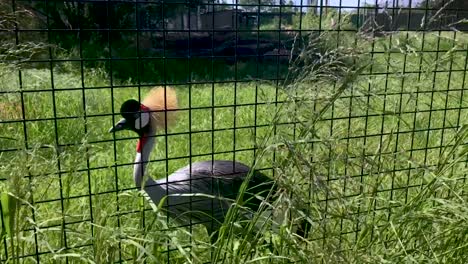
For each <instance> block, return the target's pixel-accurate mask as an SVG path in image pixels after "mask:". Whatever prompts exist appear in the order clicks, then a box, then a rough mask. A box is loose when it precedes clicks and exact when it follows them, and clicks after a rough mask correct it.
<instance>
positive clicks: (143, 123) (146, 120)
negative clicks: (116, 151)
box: [135, 112, 150, 129]
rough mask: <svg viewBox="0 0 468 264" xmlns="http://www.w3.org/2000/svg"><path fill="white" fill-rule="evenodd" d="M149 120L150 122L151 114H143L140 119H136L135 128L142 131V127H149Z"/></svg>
mask: <svg viewBox="0 0 468 264" xmlns="http://www.w3.org/2000/svg"><path fill="white" fill-rule="evenodd" d="M149 120H150V113H148V112H142V113H141V114H140V117H139V118H137V119H135V128H136V129H141V128H142V127H145V126H147V125H148V124H149Z"/></svg>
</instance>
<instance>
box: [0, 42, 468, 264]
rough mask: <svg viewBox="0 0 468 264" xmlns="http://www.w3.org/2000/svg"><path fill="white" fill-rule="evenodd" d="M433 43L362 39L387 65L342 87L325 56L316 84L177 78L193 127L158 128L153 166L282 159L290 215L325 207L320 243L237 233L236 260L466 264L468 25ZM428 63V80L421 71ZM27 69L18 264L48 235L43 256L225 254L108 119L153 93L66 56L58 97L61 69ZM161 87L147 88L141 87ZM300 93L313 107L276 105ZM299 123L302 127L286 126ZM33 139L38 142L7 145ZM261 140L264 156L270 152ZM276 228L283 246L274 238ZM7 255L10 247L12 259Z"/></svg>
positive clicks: (10, 138) (10, 134) (12, 175)
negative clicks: (162, 208)
mask: <svg viewBox="0 0 468 264" xmlns="http://www.w3.org/2000/svg"><path fill="white" fill-rule="evenodd" d="M458 34H460V33H458ZM327 37H328V38H329V39H333V38H335V37H336V35H334V34H330V35H328V36H327ZM348 37H349V36H348V35H346V36H345V35H342V36H341V37H340V38H339V39H335V42H333V43H335V45H338V46H342V47H343V52H344V56H347V55H349V53H346V52H347V51H346V48H348V47H352V46H353V45H354V42H350V41H349V39H347V38H348ZM424 38H425V39H424V41H425V42H424V43H425V46H424V49H423V50H424V51H425V52H424V53H420V52H418V51H420V50H421V43H422V35H418V34H411V35H409V39H407V37H406V35H405V33H400V34H399V35H394V36H393V37H392V44H391V45H390V44H389V43H390V39H389V38H388V37H387V38H381V39H378V40H376V41H375V42H374V45H373V51H382V53H381V54H380V53H375V54H374V55H373V57H372V56H371V55H370V53H369V52H370V51H371V50H372V48H371V47H372V45H371V43H370V42H367V43H366V42H365V41H364V40H359V41H360V42H359V43H358V46H357V47H355V48H354V50H352V51H351V52H352V53H357V54H363V55H360V56H361V57H360V58H361V59H362V60H363V61H369V64H370V65H372V67H368V68H366V69H365V72H364V73H371V74H370V75H367V74H361V75H360V76H358V77H357V78H356V79H355V80H350V81H345V82H344V83H343V82H342V81H338V82H337V83H336V85H334V84H335V83H333V82H331V81H330V78H326V77H327V76H326V75H318V74H317V73H326V74H330V72H329V71H325V70H327V68H326V64H325V66H323V67H322V68H321V69H319V70H318V71H320V70H324V71H323V72H317V69H312V71H311V72H308V71H304V72H303V75H302V82H298V83H293V84H291V85H290V86H288V87H287V89H283V88H282V87H276V86H275V85H271V84H267V83H258V84H256V83H238V84H237V85H234V84H215V85H213V86H212V85H211V84H208V85H192V86H188V85H181V86H177V87H176V90H177V92H178V95H179V101H180V108H181V109H182V110H181V111H180V112H179V121H178V123H177V125H176V126H175V127H174V128H173V129H171V130H170V131H169V134H168V135H164V134H163V135H160V136H158V139H157V145H156V148H155V150H154V151H153V154H152V157H151V158H152V160H153V162H152V163H151V166H149V168H148V169H149V174H150V175H153V177H155V178H161V177H164V176H165V175H166V172H167V173H171V172H173V171H175V170H176V169H177V168H180V167H182V166H184V165H186V164H188V163H189V162H194V161H196V160H205V159H211V158H215V159H233V158H235V159H237V160H239V161H243V162H245V163H247V164H249V165H250V164H252V162H253V161H254V160H255V159H257V160H258V161H259V164H258V166H259V167H260V168H270V167H273V168H274V171H275V173H274V174H273V173H272V171H271V170H267V171H266V173H267V174H269V175H270V176H272V177H275V179H277V181H278V182H279V183H280V185H281V186H283V187H284V193H282V196H281V197H280V198H279V199H278V201H277V203H276V204H274V205H273V206H274V208H275V209H278V211H281V210H285V211H286V212H287V213H289V214H291V216H292V217H297V216H298V215H300V214H301V213H304V212H306V211H307V210H305V209H308V210H309V217H310V220H311V221H312V231H311V234H310V236H309V237H308V239H307V240H306V241H302V240H301V239H299V238H297V237H295V236H294V235H293V232H292V231H291V227H290V222H289V221H287V219H286V220H285V222H282V223H281V224H282V225H281V228H280V229H279V230H277V231H274V232H261V233H260V234H259V235H255V234H253V233H250V232H248V233H247V234H246V235H244V236H241V237H238V238H233V237H231V236H232V232H231V233H229V232H228V233H226V236H227V237H225V238H222V239H221V241H220V244H218V247H217V251H216V252H215V253H217V254H219V257H221V258H224V259H225V262H224V263H246V262H247V261H251V262H250V263H254V262H255V263H269V261H271V262H272V263H287V261H286V259H292V260H297V261H299V262H301V263H308V262H309V261H317V262H318V261H324V262H327V263H337V262H346V263H376V262H378V263H401V262H408V263H420V262H431V263H432V262H442V263H464V262H466V260H467V259H468V254H467V253H466V246H468V245H467V241H468V240H467V237H466V236H467V235H466V234H468V232H467V230H468V225H467V223H468V222H467V221H466V219H467V218H468V211H467V210H466V208H468V207H467V197H466V191H467V190H468V188H467V187H468V185H467V184H466V181H465V178H466V171H467V170H466V164H467V163H466V154H467V148H466V142H467V132H466V127H465V128H461V127H462V126H463V125H465V124H466V120H467V118H468V111H467V110H466V108H467V106H468V96H467V92H466V88H465V83H464V74H465V72H464V70H465V68H466V66H465V60H466V56H467V54H466V51H463V50H466V41H465V36H464V35H457V36H453V35H450V34H444V36H443V38H440V37H439V36H437V35H433V34H428V35H426V36H425V37H424ZM439 39H441V40H440V42H439V41H438V40H439ZM454 40H456V41H454ZM361 42H362V43H361ZM364 44H365V45H364ZM331 49H333V47H332V46H330V50H331ZM434 50H449V51H448V52H439V54H437V53H436V52H431V51H434ZM389 51H391V52H392V53H389ZM348 52H349V51H348ZM366 52H367V53H366ZM330 56H331V55H330ZM436 56H438V57H437V58H436ZM334 59H336V58H334ZM331 60H333V58H332V59H331ZM403 65H405V72H402V70H403ZM420 68H421V69H422V71H421V72H422V73H421V74H419V73H412V72H413V71H419V69H420ZM371 69H372V72H368V71H370V70H371ZM435 69H436V70H451V71H452V72H451V73H448V72H440V73H434V72H433V71H434V70H435ZM328 70H329V69H328ZM382 73H383V74H382ZM386 73H387V74H386ZM21 74H22V76H21V77H22V87H20V85H19V80H18V72H17V71H14V70H11V69H8V68H7V67H6V66H2V67H1V68H0V86H1V87H2V91H6V90H9V91H11V93H2V94H1V95H0V107H1V110H2V111H0V119H1V120H21V119H22V113H21V107H18V106H21V102H22V100H23V101H24V110H25V113H24V115H25V118H26V119H27V120H30V121H27V122H14V123H11V122H7V123H0V133H1V134H0V146H1V149H2V152H0V164H1V165H0V176H1V177H2V178H4V179H7V181H3V182H2V183H1V187H2V192H8V193H10V194H11V195H10V199H9V200H8V199H3V200H5V201H3V200H2V208H3V207H5V206H7V204H10V205H9V206H7V208H6V209H9V212H10V213H8V214H7V213H6V210H5V209H2V210H3V213H4V215H7V216H9V219H14V221H13V224H12V225H9V228H5V229H3V230H4V232H2V234H3V235H4V239H5V243H6V248H7V249H8V257H10V260H9V261H10V262H11V263H19V262H21V263H22V262H27V263H29V262H33V261H34V260H35V259H36V257H35V253H36V249H35V244H36V242H35V239H36V238H37V245H38V252H51V253H47V254H42V255H40V256H39V259H40V261H41V263H42V262H44V263H62V262H65V260H66V258H68V260H69V261H71V262H73V263H93V262H95V263H108V262H110V261H117V260H119V259H120V258H121V259H132V261H134V262H135V263H140V262H142V261H143V260H145V259H146V260H148V261H149V262H150V263H165V262H166V260H167V253H166V252H165V251H166V250H167V249H168V247H169V248H171V249H175V250H174V251H171V253H170V255H169V256H170V258H171V263H186V262H188V261H189V260H192V261H193V262H194V263H203V262H205V261H209V259H210V254H209V251H208V245H207V243H208V239H207V237H206V232H205V231H204V230H203V229H202V228H200V227H198V226H194V227H193V230H189V229H184V228H176V229H170V230H167V228H168V226H169V227H171V226H174V223H172V222H171V221H169V223H168V222H166V218H165V216H164V215H162V214H159V213H155V212H154V211H152V210H151V208H152V207H151V206H150V205H149V204H148V203H147V202H146V201H145V200H144V199H143V198H141V197H140V196H139V194H138V192H137V191H136V190H134V189H132V188H133V180H132V165H131V163H132V162H133V159H134V150H135V143H136V142H135V141H136V139H135V135H134V134H132V133H130V132H124V133H121V134H116V135H115V136H116V139H117V141H115V142H114V138H113V134H110V133H107V130H108V129H109V128H110V127H111V126H112V124H113V121H114V120H113V118H112V116H110V115H107V114H109V113H111V112H112V110H113V109H114V111H117V110H118V109H119V107H120V104H121V103H122V102H123V101H125V100H127V99H128V98H138V97H139V93H138V91H139V90H138V87H137V86H135V81H132V80H129V81H119V80H115V82H117V83H118V84H119V85H122V87H120V86H119V87H116V88H113V89H110V88H100V87H106V86H109V85H111V83H110V77H109V76H108V75H107V74H106V73H105V72H103V71H100V70H98V69H85V71H84V77H83V80H84V86H85V87H86V89H81V88H82V76H81V75H80V72H79V71H77V69H76V68H75V67H74V66H73V65H71V66H67V65H62V66H57V67H55V68H54V76H53V85H54V87H55V90H54V91H53V92H52V91H50V87H51V75H50V72H49V71H48V70H46V69H25V70H23V71H22V72H21ZM349 74H350V73H348V75H349ZM114 84H115V83H114ZM340 85H341V87H343V88H344V89H342V90H340V89H339V87H340ZM93 87H94V88H93ZM20 88H22V89H23V90H24V92H23V98H21V93H19V92H18V91H19V90H20ZM65 88H77V89H76V90H73V91H70V90H67V89H65ZM44 89H45V90H48V91H41V92H39V91H38V90H44ZM148 89H149V87H146V86H144V87H142V88H141V96H144V94H145V93H146V91H147V90H148ZM36 91H37V92H36ZM293 96H296V97H297V99H300V102H297V103H294V102H293V101H292V100H289V101H288V103H285V104H275V102H276V101H282V100H286V99H291V98H292V97H293ZM54 103H55V106H54ZM254 103H261V104H259V105H257V106H255V105H251V104H254ZM234 104H235V105H236V107H234V106H233V105H234ZM85 113H86V118H85V117H84V115H85ZM56 117H57V118H58V119H56V120H54V118H56ZM118 118H119V116H115V120H117V119H118ZM37 119H40V120H37ZM291 121H295V122H297V124H296V125H291V124H282V125H279V124H278V123H282V122H291ZM274 124H277V125H274ZM234 126H235V127H236V128H237V129H232V128H233V127H234ZM254 126H257V128H256V129H255V128H253V127H254ZM85 127H86V130H87V132H85ZM272 129H275V132H276V133H275V135H272V131H273V130H272ZM213 130H214V131H213ZM25 131H26V135H25ZM189 132H190V133H189ZM25 138H27V142H25V141H24V139H25ZM234 139H235V140H234ZM166 140H167V145H166ZM234 141H235V144H234ZM26 144H27V146H28V149H27V150H18V151H6V150H8V149H24V147H25V145H26ZM57 145H59V146H57ZM114 146H115V154H114ZM254 147H258V148H259V150H258V151H257V152H256V153H257V154H258V153H261V154H262V155H260V156H255V155H254V152H253V150H252V149H253V148H254ZM166 149H167V152H166ZM234 150H238V151H236V152H235V155H234ZM212 153H215V154H213V155H212ZM216 153H219V154H216ZM190 155H192V156H193V157H192V158H189V156H190ZM273 157H274V159H273ZM166 158H168V159H166ZM114 165H118V166H117V167H116V168H115V167H114ZM59 167H60V171H61V172H60V173H59ZM88 167H89V168H91V170H88ZM18 201H21V202H22V205H21V206H20V207H19V206H18V207H17V209H16V210H15V209H14V208H15V206H14V204H16V203H18ZM90 204H92V207H91V206H90ZM308 204H309V205H308ZM282 207H283V208H282ZM143 209H150V210H147V211H143ZM11 212H13V213H11ZM33 213H34V214H33ZM12 214H13V215H14V216H13V215H12ZM91 214H92V217H91ZM142 217H144V219H145V220H144V222H143V221H142ZM234 217H235V216H234ZM91 218H92V220H91ZM9 219H6V220H5V221H7V220H9ZM12 226H13V227H12ZM226 227H229V226H226ZM33 230H35V232H34V231H33ZM189 231H193V232H192V234H190V232H189ZM270 238H272V241H274V245H273V248H274V249H273V251H270V249H267V248H264V247H262V246H260V245H261V244H259V241H263V240H265V239H266V240H269V239H270ZM168 241H169V243H168ZM189 246H190V247H191V248H192V250H190V249H189V248H190V247H189ZM6 254H7V252H5V248H2V249H1V250H0V257H1V258H6ZM25 255H30V256H29V257H26V258H22V259H21V260H15V259H14V258H13V257H14V256H25Z"/></svg>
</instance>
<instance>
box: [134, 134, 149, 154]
mask: <svg viewBox="0 0 468 264" xmlns="http://www.w3.org/2000/svg"><path fill="white" fill-rule="evenodd" d="M147 140H148V135H146V134H144V135H143V136H142V137H141V138H140V139H139V140H138V142H137V146H136V151H137V152H138V153H141V149H143V146H144V145H145V144H146V141H147Z"/></svg>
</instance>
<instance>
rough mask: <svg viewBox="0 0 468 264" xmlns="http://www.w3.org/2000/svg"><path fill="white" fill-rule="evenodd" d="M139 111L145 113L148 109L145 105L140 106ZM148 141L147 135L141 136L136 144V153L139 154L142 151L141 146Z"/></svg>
mask: <svg viewBox="0 0 468 264" xmlns="http://www.w3.org/2000/svg"><path fill="white" fill-rule="evenodd" d="M140 111H142V112H143V111H147V112H149V111H150V109H149V108H148V107H146V106H145V105H143V104H142V105H140ZM147 140H148V135H147V134H143V136H142V137H141V138H140V139H139V140H138V142H137V146H136V151H137V152H138V153H141V150H142V149H143V146H144V145H145V144H146V141H147Z"/></svg>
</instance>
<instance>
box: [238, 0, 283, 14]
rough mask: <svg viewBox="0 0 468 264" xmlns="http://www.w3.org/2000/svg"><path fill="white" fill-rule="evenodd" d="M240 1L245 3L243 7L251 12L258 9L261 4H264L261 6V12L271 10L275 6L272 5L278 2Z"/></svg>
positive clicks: (263, 0) (271, 0)
mask: <svg viewBox="0 0 468 264" xmlns="http://www.w3.org/2000/svg"><path fill="white" fill-rule="evenodd" d="M239 3H240V4H241V5H243V6H242V9H244V10H246V11H250V12H254V11H257V8H258V7H259V5H262V6H261V7H260V8H261V9H260V12H261V11H267V10H268V11H270V10H271V9H272V8H273V7H272V5H274V4H275V3H276V0H240V1H239Z"/></svg>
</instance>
